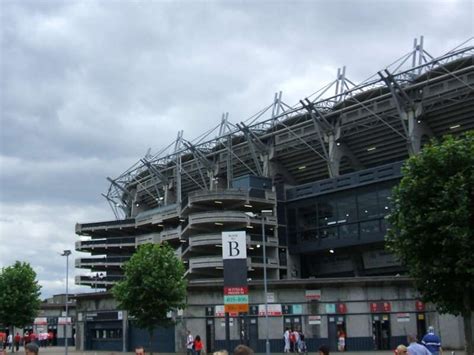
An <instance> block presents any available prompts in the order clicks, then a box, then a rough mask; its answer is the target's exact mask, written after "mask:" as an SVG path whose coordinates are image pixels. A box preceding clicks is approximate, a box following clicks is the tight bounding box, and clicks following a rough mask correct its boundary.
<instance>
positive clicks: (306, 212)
mask: <svg viewBox="0 0 474 355" xmlns="http://www.w3.org/2000/svg"><path fill="white" fill-rule="evenodd" d="M316 221H317V220H316V204H315V203H314V202H313V203H311V204H308V205H305V206H301V207H299V208H298V227H297V228H298V231H303V232H304V231H306V230H308V229H314V228H316Z"/></svg>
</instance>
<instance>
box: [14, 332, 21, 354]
mask: <svg viewBox="0 0 474 355" xmlns="http://www.w3.org/2000/svg"><path fill="white" fill-rule="evenodd" d="M13 341H14V342H15V349H16V351H19V350H20V342H21V336H20V333H18V332H17V333H16V335H15V337H14V338H13Z"/></svg>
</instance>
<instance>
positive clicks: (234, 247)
mask: <svg viewBox="0 0 474 355" xmlns="http://www.w3.org/2000/svg"><path fill="white" fill-rule="evenodd" d="M222 259H247V236H246V233H245V231H243V232H242V231H239V232H222Z"/></svg>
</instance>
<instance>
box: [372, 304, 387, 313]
mask: <svg viewBox="0 0 474 355" xmlns="http://www.w3.org/2000/svg"><path fill="white" fill-rule="evenodd" d="M370 311H371V312H372V313H381V312H391V311H392V304H391V303H390V302H372V303H371V304H370Z"/></svg>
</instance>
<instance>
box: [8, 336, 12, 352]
mask: <svg viewBox="0 0 474 355" xmlns="http://www.w3.org/2000/svg"><path fill="white" fill-rule="evenodd" d="M7 344H8V346H9V347H10V350H11V349H12V348H13V335H12V334H8V337H7Z"/></svg>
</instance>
